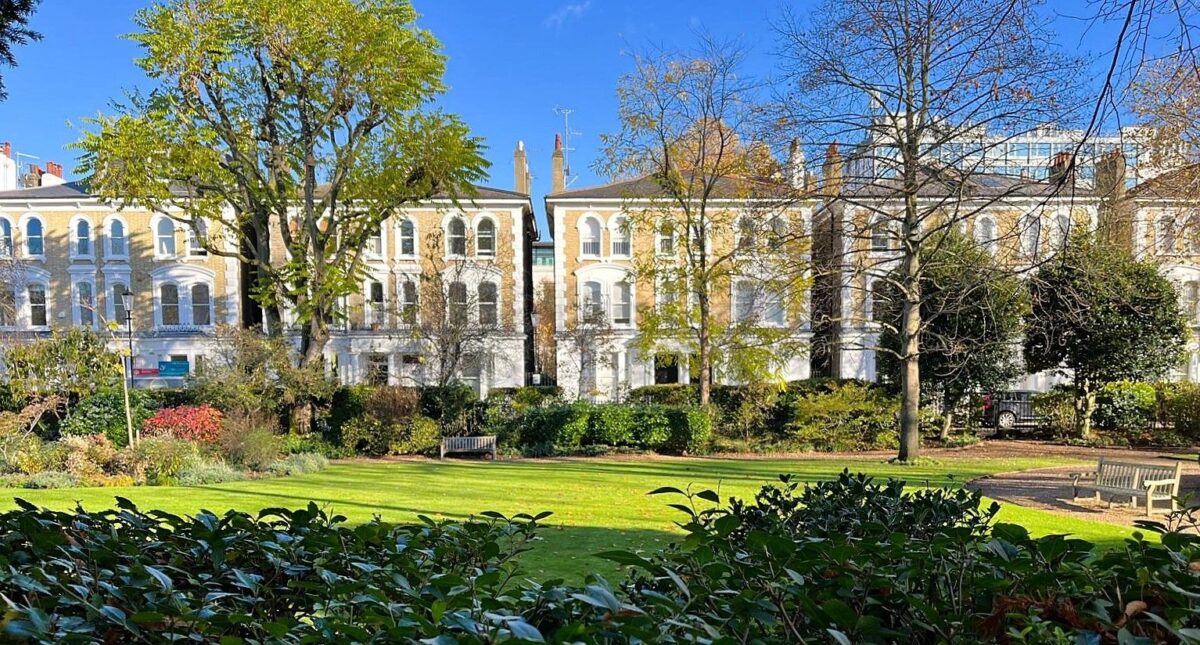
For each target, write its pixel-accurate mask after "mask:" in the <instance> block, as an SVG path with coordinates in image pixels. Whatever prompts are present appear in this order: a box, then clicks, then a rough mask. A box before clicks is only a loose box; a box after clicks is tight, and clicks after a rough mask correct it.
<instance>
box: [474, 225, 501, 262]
mask: <svg viewBox="0 0 1200 645" xmlns="http://www.w3.org/2000/svg"><path fill="white" fill-rule="evenodd" d="M475 249H476V252H477V253H478V254H479V255H495V254H496V226H495V225H494V224H492V222H491V220H486V219H485V220H483V221H482V222H480V223H479V233H477V234H476V237H475Z"/></svg>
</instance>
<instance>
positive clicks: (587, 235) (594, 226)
mask: <svg viewBox="0 0 1200 645" xmlns="http://www.w3.org/2000/svg"><path fill="white" fill-rule="evenodd" d="M580 252H581V253H583V255H600V220H598V219H596V218H594V217H589V218H588V219H587V220H586V221H585V222H584V230H583V248H582V249H581V250H580Z"/></svg>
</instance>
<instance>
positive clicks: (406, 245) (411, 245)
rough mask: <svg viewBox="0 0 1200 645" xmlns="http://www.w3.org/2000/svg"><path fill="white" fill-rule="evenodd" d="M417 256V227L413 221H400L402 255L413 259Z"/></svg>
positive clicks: (406, 219) (405, 219)
mask: <svg viewBox="0 0 1200 645" xmlns="http://www.w3.org/2000/svg"><path fill="white" fill-rule="evenodd" d="M416 254H417V227H416V226H415V225H414V224H413V222H412V220H410V219H408V218H404V219H403V220H400V255H403V256H405V257H412V256H414V255H416Z"/></svg>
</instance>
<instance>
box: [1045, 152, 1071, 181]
mask: <svg viewBox="0 0 1200 645" xmlns="http://www.w3.org/2000/svg"><path fill="white" fill-rule="evenodd" d="M1074 181H1075V155H1072V154H1071V153H1069V152H1066V151H1065V150H1064V151H1063V152H1056V153H1055V154H1054V159H1053V160H1052V161H1051V162H1050V183H1052V184H1057V183H1071V182H1074Z"/></svg>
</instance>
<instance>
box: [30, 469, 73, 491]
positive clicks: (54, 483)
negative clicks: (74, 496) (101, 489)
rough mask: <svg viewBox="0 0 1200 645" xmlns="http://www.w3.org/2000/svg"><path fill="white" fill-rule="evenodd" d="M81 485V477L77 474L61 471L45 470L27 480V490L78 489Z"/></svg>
mask: <svg viewBox="0 0 1200 645" xmlns="http://www.w3.org/2000/svg"><path fill="white" fill-rule="evenodd" d="M79 484H80V477H79V475H76V474H75V473H69V472H64V471H61V470H44V471H42V472H40V473H35V474H33V475H30V476H29V478H28V479H27V480H25V483H24V486H25V488H76V487H78V486H79Z"/></svg>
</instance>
